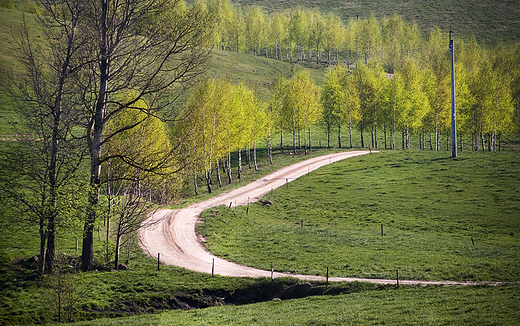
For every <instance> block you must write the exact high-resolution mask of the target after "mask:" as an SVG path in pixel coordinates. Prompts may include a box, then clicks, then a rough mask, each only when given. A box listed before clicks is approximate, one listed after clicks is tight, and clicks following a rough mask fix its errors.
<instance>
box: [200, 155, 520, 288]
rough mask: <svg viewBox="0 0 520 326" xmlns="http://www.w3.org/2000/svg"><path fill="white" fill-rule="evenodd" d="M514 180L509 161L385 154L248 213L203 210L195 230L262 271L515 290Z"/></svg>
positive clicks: (301, 182) (320, 175)
mask: <svg viewBox="0 0 520 326" xmlns="http://www.w3.org/2000/svg"><path fill="white" fill-rule="evenodd" d="M519 175H520V166H519V164H518V156H517V155H512V154H490V153H486V154H482V153H475V152H463V153H461V154H460V155H459V156H458V157H457V158H456V159H452V158H449V157H448V155H447V153H446V152H444V153H443V152H440V153H439V152H405V151H383V152H379V153H374V154H372V155H365V156H361V157H355V158H352V159H349V160H344V161H342V162H338V163H335V164H333V165H331V166H327V167H324V168H322V169H320V170H318V171H315V172H312V173H310V174H309V175H307V176H305V177H303V178H300V179H297V180H295V181H293V182H291V183H290V184H289V185H288V187H282V188H279V189H276V190H274V191H273V192H272V194H271V193H270V194H268V195H267V196H266V198H265V199H267V200H270V201H272V202H273V205H272V206H269V205H265V206H264V205H262V204H260V203H256V204H253V205H252V206H251V207H250V208H249V209H248V212H249V214H246V208H241V207H239V208H237V209H235V208H232V209H229V208H227V207H224V206H221V207H219V208H214V209H211V210H209V211H206V212H205V213H203V215H202V219H203V220H204V221H205V222H206V223H201V224H199V225H198V231H199V232H200V233H201V234H203V235H204V236H205V237H206V238H207V239H208V240H207V242H206V245H207V247H208V249H209V250H210V251H212V252H213V253H214V254H216V255H218V256H222V257H225V258H227V259H229V260H232V261H236V262H237V263H240V264H245V265H249V266H253V267H256V268H261V269H269V268H270V266H271V263H273V264H274V266H275V270H277V271H283V272H289V273H303V274H311V275H324V274H325V273H326V268H327V267H328V268H329V269H330V275H332V276H345V277H364V278H394V277H395V271H396V269H399V270H400V277H402V278H406V279H420V280H453V281H502V282H510V281H518V280H520V274H519V273H518V271H519V270H520V269H519V267H520V265H519V264H520V259H519V258H520V256H519V252H520V241H519V240H518V235H519V234H520V215H519V214H518V211H520V206H519V202H520V182H519V181H520V179H519V177H518V176H519ZM382 227H383V235H381V228H382Z"/></svg>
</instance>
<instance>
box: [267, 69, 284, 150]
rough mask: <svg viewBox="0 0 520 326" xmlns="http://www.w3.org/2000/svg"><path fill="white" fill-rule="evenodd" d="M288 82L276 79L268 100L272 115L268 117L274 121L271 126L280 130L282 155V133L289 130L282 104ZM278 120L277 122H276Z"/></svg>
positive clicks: (279, 78) (280, 78)
mask: <svg viewBox="0 0 520 326" xmlns="http://www.w3.org/2000/svg"><path fill="white" fill-rule="evenodd" d="M288 83H289V81H288V80H287V79H286V78H285V77H283V76H281V77H278V78H277V79H276V80H275V82H274V83H273V91H272V93H271V98H270V103H271V105H270V107H271V110H272V112H273V113H272V114H271V115H270V116H271V117H273V118H274V119H275V120H274V121H273V125H274V126H275V128H279V130H280V152H281V153H282V154H283V131H284V130H287V129H288V128H289V126H288V124H287V121H286V119H285V116H284V114H285V108H284V102H285V96H286V89H287V86H288ZM276 120H278V121H276Z"/></svg>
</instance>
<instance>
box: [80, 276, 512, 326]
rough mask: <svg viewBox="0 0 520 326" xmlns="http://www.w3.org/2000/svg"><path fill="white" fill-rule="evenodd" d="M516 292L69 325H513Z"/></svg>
mask: <svg viewBox="0 0 520 326" xmlns="http://www.w3.org/2000/svg"><path fill="white" fill-rule="evenodd" d="M518 290H519V288H518V286H517V285H510V286H500V287H490V286H483V287H448V288H443V287H428V288H401V289H399V290H383V291H365V292H360V293H354V294H344V295H336V296H320V297H308V298H304V299H297V300H287V301H271V302H264V303H257V304H252V305H247V306H239V307H237V306H224V307H212V308H208V309H203V310H195V311H175V312H165V313H161V314H156V315H141V316H137V317H133V318H121V319H103V320H97V321H89V322H83V323H77V324H75V325H120V324H125V325H247V326H249V325H382V324H384V325H518V322H519V320H520V312H519V310H518V307H519V305H520V296H519V291H518Z"/></svg>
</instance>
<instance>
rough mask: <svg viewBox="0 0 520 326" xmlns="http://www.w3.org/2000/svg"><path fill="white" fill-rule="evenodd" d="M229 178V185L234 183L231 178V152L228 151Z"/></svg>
mask: <svg viewBox="0 0 520 326" xmlns="http://www.w3.org/2000/svg"><path fill="white" fill-rule="evenodd" d="M226 170H227V176H228V184H231V182H232V181H233V179H232V177H231V151H230V150H229V151H228V159H227V169H226Z"/></svg>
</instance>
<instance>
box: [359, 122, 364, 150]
mask: <svg viewBox="0 0 520 326" xmlns="http://www.w3.org/2000/svg"><path fill="white" fill-rule="evenodd" d="M359 129H360V131H361V148H365V140H364V139H363V121H361V125H360V128H359Z"/></svg>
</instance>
